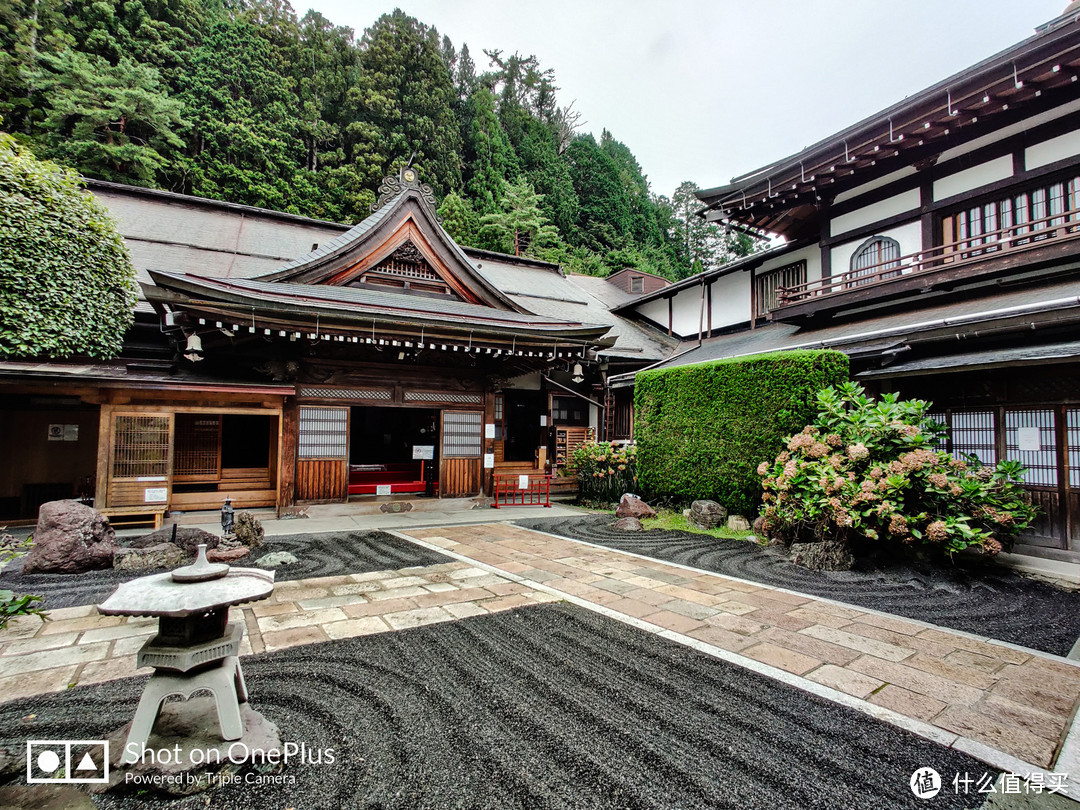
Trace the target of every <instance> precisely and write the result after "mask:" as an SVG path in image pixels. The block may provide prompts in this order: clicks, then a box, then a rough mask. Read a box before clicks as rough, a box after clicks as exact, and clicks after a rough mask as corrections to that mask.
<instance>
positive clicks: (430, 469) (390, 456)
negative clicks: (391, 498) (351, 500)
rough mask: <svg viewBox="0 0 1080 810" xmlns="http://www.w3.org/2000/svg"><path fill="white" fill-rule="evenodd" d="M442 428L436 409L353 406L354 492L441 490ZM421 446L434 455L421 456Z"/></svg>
mask: <svg viewBox="0 0 1080 810" xmlns="http://www.w3.org/2000/svg"><path fill="white" fill-rule="evenodd" d="M438 426H439V412H438V411H437V410H434V409H428V408H369V407H366V406H356V407H353V408H351V409H350V414H349V494H350V495H380V494H381V495H386V494H399V493H413V494H420V495H435V494H437V491H438V477H439V472H438V471H439V427H438ZM417 448H427V449H428V454H430V456H431V458H428V459H418V458H416V457H415V455H416V454H415V452H414V451H415V450H416V449H417ZM387 487H389V489H387Z"/></svg>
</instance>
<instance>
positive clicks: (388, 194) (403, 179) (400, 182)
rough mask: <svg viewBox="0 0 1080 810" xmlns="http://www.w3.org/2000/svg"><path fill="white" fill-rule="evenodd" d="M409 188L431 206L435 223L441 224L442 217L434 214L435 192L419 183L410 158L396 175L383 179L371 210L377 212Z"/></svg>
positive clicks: (418, 176) (418, 172) (415, 169)
mask: <svg viewBox="0 0 1080 810" xmlns="http://www.w3.org/2000/svg"><path fill="white" fill-rule="evenodd" d="M410 188H414V189H416V190H417V191H418V192H419V194H420V197H421V198H422V199H423V200H424V202H426V203H427V204H428V205H429V206H431V212H432V213H433V214H434V215H435V219H436V221H437V222H439V223H440V224H442V217H440V216H439V215H438V213H437V212H436V209H437V208H438V203H437V202H436V200H435V190H434V189H432V187H431V186H429V185H428V184H427V183H421V182H420V171H419V169H417V168H416V167H415V166H413V165H412V158H411V157H410V158H409V162H408V163H406V164H405V165H404V166H402V167H401V168H400V169H398V173H397V174H396V175H393V174H391V175H388V176H386V177H384V178H383V180H382V183H380V184H379V199H378V200H376V201H375V202H374V203H372V205H371V210H372V211H378V210H379V209H380V208H382V207H383V206H384V205H386V204H387V203H388V202H390V201H391V200H393V199H394V198H396V197H398V196H399V195H400V194H402V193H403V192H404V191H405V190H406V189H410Z"/></svg>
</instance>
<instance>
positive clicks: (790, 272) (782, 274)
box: [754, 261, 806, 318]
mask: <svg viewBox="0 0 1080 810" xmlns="http://www.w3.org/2000/svg"><path fill="white" fill-rule="evenodd" d="M805 283H806V262H805V261H800V262H794V263H792V264H789V265H786V266H784V267H778V268H777V269H775V270H770V271H768V272H767V273H762V274H761V275H759V276H757V277H756V278H755V279H754V284H755V288H756V289H755V290H754V317H755V318H761V317H764V316H765V314H766V313H768V312H769V311H770V310H773V309H776V307H777V304H778V301H777V290H779V289H780V288H782V287H785V288H786V287H800V286H802V285H803V284H805Z"/></svg>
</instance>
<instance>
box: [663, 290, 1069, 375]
mask: <svg viewBox="0 0 1080 810" xmlns="http://www.w3.org/2000/svg"><path fill="white" fill-rule="evenodd" d="M1069 299H1075V303H1074V304H1072V305H1074V306H1080V280H1075V279H1074V280H1070V281H1064V282H1059V283H1057V284H1045V285H1040V286H1039V287H1036V288H1031V289H1023V290H1010V291H1008V292H1000V293H995V294H992V295H985V296H981V297H971V298H967V299H964V300H960V301H950V302H948V303H941V304H938V305H936V306H934V305H923V306H921V307H919V308H918V309H910V308H909V309H906V310H904V311H899V312H892V313H889V314H887V315H879V316H877V317H872V318H865V319H862V320H858V321H851V322H846V323H838V324H833V325H830V326H825V327H821V328H817V329H813V328H809V329H807V328H799V327H798V326H795V325H792V324H780V323H773V324H769V325H768V326H764V327H762V328H760V329H753V330H746V331H742V332H736V333H734V334H730V335H721V336H719V337H714V338H709V339H707V340H705V341H704V343H702V345H701V346H695V345H694V344H695V343H696V341H687V342H685V343H684V344H683V351H685V352H686V353H685V354H682V355H681V356H678V357H676V358H674V359H672V360H670V361H668V362H667V363H665V364H663V365H665V366H682V365H688V364H690V363H704V362H708V361H710V360H723V359H728V358H731V357H740V356H744V355H751V354H764V353H766V352H775V351H784V350H789V349H817V348H840V349H843V348H845V347H850V346H853V345H856V344H868V343H880V344H881V345H889V344H890V343H894V342H899V341H901V340H903V339H904V338H905V337H906V336H908V335H911V334H914V333H916V332H920V331H928V330H931V329H941V328H943V327H947V326H949V325H951V324H954V323H956V324H959V323H963V322H970V321H983V320H991V319H996V318H1001V317H1008V316H1009V314H1010V313H1009V310H1011V309H1015V308H1023V307H1035V308H1039V307H1040V306H1041V305H1045V307H1046V308H1047V309H1052V308H1060V307H1063V306H1069V305H1070V304H1069Z"/></svg>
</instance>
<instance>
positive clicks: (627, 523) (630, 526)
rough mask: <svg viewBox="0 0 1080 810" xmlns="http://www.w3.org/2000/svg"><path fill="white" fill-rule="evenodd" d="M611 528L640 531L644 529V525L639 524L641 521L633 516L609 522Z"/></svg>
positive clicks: (622, 530) (623, 530)
mask: <svg viewBox="0 0 1080 810" xmlns="http://www.w3.org/2000/svg"><path fill="white" fill-rule="evenodd" d="M611 528H613V529H617V530H618V531H621V532H640V531H644V530H645V527H644V526H642V525H641V521H640V520H638V519H637V518H633V517H624V518H619V519H618V520H616V521H615V522H614V523H612V524H611Z"/></svg>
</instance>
